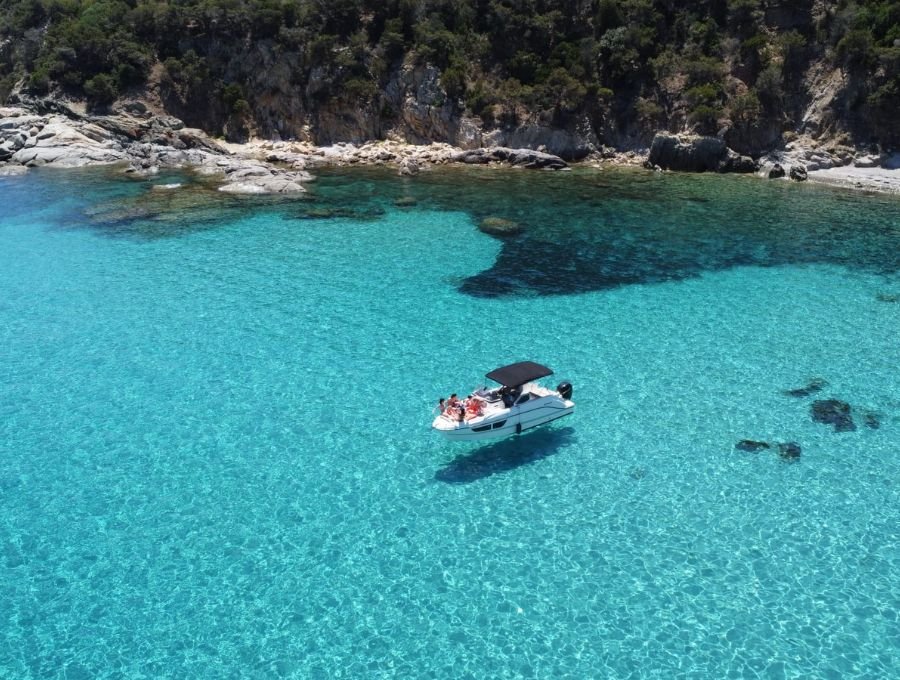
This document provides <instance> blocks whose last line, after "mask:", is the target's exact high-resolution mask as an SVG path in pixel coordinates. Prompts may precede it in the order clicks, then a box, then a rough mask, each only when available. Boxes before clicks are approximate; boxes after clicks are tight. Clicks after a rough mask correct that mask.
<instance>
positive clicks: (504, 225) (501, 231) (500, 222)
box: [478, 217, 524, 238]
mask: <svg viewBox="0 0 900 680" xmlns="http://www.w3.org/2000/svg"><path fill="white" fill-rule="evenodd" d="M478 229H479V231H482V232H484V233H485V234H489V235H491V236H499V237H501V238H505V237H508V236H516V235H517V234H521V233H522V232H523V231H524V229H522V226H521V225H520V224H518V223H517V222H513V221H512V220H507V219H504V218H502V217H485V218H484V219H483V220H481V223H480V224H479V225H478Z"/></svg>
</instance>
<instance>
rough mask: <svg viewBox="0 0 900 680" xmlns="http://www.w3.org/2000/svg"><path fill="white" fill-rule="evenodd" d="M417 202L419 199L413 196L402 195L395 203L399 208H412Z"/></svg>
mask: <svg viewBox="0 0 900 680" xmlns="http://www.w3.org/2000/svg"><path fill="white" fill-rule="evenodd" d="M417 204H418V201H417V200H416V199H414V198H413V197H412V196H401V197H400V198H397V199H394V205H396V206H397V207H398V208H411V207H413V206H414V205H417Z"/></svg>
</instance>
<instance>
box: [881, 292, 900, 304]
mask: <svg viewBox="0 0 900 680" xmlns="http://www.w3.org/2000/svg"><path fill="white" fill-rule="evenodd" d="M875 299H876V300H878V301H879V302H900V294H896V293H878V295H876V296H875Z"/></svg>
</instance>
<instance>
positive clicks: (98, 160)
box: [0, 103, 312, 194]
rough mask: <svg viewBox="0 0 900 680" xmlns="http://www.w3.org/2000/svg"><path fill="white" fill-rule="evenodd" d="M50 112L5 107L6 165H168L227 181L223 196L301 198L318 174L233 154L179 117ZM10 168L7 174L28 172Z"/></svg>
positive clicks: (143, 170) (51, 106) (150, 170)
mask: <svg viewBox="0 0 900 680" xmlns="http://www.w3.org/2000/svg"><path fill="white" fill-rule="evenodd" d="M35 108H37V109H39V110H40V109H41V108H43V110H44V113H34V112H33V111H29V110H28V109H24V108H3V109H0V140H2V143H0V149H5V150H8V151H9V153H7V154H3V155H4V156H6V158H5V163H6V168H15V167H19V168H25V169H27V168H34V167H50V168H74V167H83V166H86V165H111V164H116V163H121V164H123V165H127V168H126V171H127V172H132V173H137V174H146V175H152V174H155V173H157V172H159V170H160V169H164V168H192V169H194V170H196V171H197V172H198V173H200V174H203V175H209V176H214V177H217V178H220V180H221V183H222V186H221V187H220V190H221V191H225V192H229V193H236V194H298V193H303V192H304V191H305V189H304V188H303V183H304V182H308V181H310V180H311V179H312V176H311V175H310V174H309V173H307V172H306V171H304V170H302V169H283V168H279V167H276V166H274V165H272V164H270V163H266V162H261V161H258V160H254V159H247V158H241V157H239V156H235V155H233V154H230V153H229V152H228V151H226V150H225V149H224V148H222V147H221V146H220V145H218V144H217V143H216V142H214V141H213V140H211V139H209V137H207V136H206V134H205V133H203V132H202V131H201V130H192V129H188V128H185V126H184V123H182V122H181V121H180V120H178V119H177V118H173V117H171V116H152V115H149V114H144V115H139V116H135V115H132V114H131V113H128V112H126V111H124V110H123V111H121V112H119V113H117V114H115V115H110V116H87V115H83V114H80V113H78V112H77V111H74V110H73V109H70V108H67V107H64V106H62V105H60V104H58V103H48V104H45V105H44V106H43V107H41V106H36V107H35ZM22 171H23V170H18V171H12V172H10V171H9V170H6V171H5V172H4V173H3V174H20V173H21V172H22Z"/></svg>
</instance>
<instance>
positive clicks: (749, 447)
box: [734, 439, 771, 453]
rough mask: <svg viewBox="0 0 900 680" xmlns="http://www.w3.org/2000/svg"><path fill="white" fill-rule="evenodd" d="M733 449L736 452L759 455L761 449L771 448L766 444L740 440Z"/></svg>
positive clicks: (751, 440)
mask: <svg viewBox="0 0 900 680" xmlns="http://www.w3.org/2000/svg"><path fill="white" fill-rule="evenodd" d="M734 448H735V449H737V450H738V451H746V452H747V453H759V452H760V451H762V450H763V449H768V448H771V447H770V446H769V443H768V442H758V441H755V440H753V439H742V440H741V441H739V442H738V443H737V444H735V445H734Z"/></svg>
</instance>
